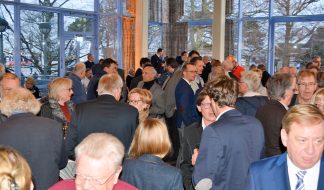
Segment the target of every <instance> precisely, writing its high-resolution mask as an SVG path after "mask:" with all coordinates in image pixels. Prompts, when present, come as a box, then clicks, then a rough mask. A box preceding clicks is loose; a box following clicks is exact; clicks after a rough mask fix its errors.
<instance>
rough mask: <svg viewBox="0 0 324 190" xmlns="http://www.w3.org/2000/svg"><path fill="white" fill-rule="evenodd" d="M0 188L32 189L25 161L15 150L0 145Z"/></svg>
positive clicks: (8, 189)
mask: <svg viewBox="0 0 324 190" xmlns="http://www.w3.org/2000/svg"><path fill="white" fill-rule="evenodd" d="M0 189H1V190H16V189H19V190H32V189H34V185H33V183H32V179H31V171H30V167H29V165H28V163H27V161H26V160H25V159H24V158H23V157H22V156H21V155H20V154H19V153H18V152H17V151H16V150H14V149H12V148H10V147H4V146H0Z"/></svg>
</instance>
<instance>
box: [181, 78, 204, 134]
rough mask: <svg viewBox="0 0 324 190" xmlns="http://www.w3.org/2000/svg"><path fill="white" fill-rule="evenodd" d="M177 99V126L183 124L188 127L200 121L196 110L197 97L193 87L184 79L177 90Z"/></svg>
mask: <svg viewBox="0 0 324 190" xmlns="http://www.w3.org/2000/svg"><path fill="white" fill-rule="evenodd" d="M175 99H176V107H177V111H176V126H177V127H178V128H180V127H181V124H182V122H183V123H184V124H185V126H188V125H190V124H192V123H194V122H198V121H199V120H200V118H199V115H198V112H197V110H196V96H195V94H194V92H193V90H192V88H191V86H190V85H189V84H188V83H187V82H186V81H185V80H184V79H183V78H182V79H181V80H180V81H179V83H178V84H177V87H176V90H175Z"/></svg>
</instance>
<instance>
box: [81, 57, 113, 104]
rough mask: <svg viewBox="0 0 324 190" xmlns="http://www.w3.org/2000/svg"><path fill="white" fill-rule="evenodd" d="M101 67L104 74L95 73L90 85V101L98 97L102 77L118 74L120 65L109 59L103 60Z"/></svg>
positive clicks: (88, 97) (88, 93) (88, 94)
mask: <svg viewBox="0 0 324 190" xmlns="http://www.w3.org/2000/svg"><path fill="white" fill-rule="evenodd" d="M100 67H101V70H102V71H103V72H98V73H94V75H93V76H92V78H91V79H90V82H89V84H88V92H87V99H88V100H93V99H95V98H96V97H97V96H98V92H97V88H98V82H99V79H100V77H101V76H103V75H104V74H117V68H118V65H117V62H116V61H115V60H113V59H110V58H108V59H105V60H103V61H102V63H101V64H100Z"/></svg>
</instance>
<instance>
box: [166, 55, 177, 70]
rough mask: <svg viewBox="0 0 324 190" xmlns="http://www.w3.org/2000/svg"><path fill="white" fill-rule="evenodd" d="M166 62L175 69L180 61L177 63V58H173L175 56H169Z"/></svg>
mask: <svg viewBox="0 0 324 190" xmlns="http://www.w3.org/2000/svg"><path fill="white" fill-rule="evenodd" d="M165 63H166V66H170V67H172V68H174V69H175V68H177V67H178V66H179V65H178V63H177V61H176V59H175V58H173V57H169V58H167V59H166V61H165Z"/></svg>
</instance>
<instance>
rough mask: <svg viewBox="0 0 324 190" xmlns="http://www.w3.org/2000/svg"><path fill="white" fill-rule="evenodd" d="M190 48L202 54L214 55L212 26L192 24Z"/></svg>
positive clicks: (189, 36) (189, 34)
mask: <svg viewBox="0 0 324 190" xmlns="http://www.w3.org/2000/svg"><path fill="white" fill-rule="evenodd" d="M188 31H189V33H188V48H189V50H193V49H194V50H197V51H198V52H199V53H200V54H201V55H207V56H211V55H212V41H213V39H212V27H211V26H190V27H189V29H188Z"/></svg>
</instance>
